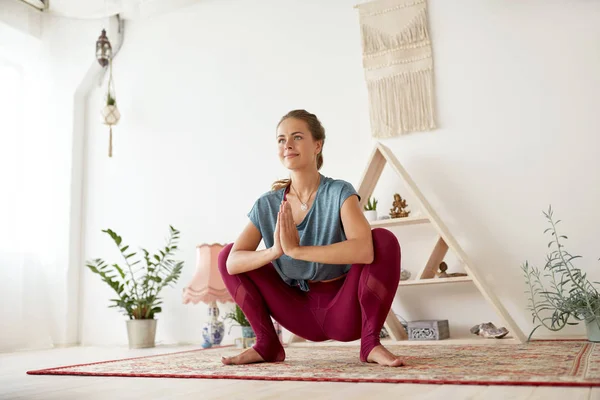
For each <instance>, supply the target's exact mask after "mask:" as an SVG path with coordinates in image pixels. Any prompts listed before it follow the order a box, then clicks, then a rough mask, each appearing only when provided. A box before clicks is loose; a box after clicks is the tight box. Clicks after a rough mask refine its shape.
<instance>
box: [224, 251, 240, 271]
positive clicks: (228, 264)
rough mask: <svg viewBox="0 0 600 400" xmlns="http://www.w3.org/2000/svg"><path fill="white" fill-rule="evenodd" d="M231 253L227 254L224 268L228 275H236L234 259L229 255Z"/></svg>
mask: <svg viewBox="0 0 600 400" xmlns="http://www.w3.org/2000/svg"><path fill="white" fill-rule="evenodd" d="M232 255H233V253H231V254H230V255H229V257H228V258H227V261H226V262H225V268H226V270H227V273H228V274H229V275H236V274H237V273H238V272H237V269H236V265H235V260H232V257H231V256H232Z"/></svg>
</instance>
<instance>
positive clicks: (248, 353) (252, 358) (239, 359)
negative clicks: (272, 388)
mask: <svg viewBox="0 0 600 400" xmlns="http://www.w3.org/2000/svg"><path fill="white" fill-rule="evenodd" d="M264 361H265V360H263V358H262V357H261V356H260V354H258V353H257V352H256V350H254V348H253V347H250V348H249V349H246V350H245V351H243V352H242V353H240V354H238V355H237V356H233V357H222V358H221V362H222V363H223V364H225V365H238V364H252V363H259V362H264Z"/></svg>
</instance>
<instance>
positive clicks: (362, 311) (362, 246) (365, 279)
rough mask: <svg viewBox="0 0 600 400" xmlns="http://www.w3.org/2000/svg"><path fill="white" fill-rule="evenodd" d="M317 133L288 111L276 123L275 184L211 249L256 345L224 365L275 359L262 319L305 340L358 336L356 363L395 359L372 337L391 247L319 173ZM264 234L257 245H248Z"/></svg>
mask: <svg viewBox="0 0 600 400" xmlns="http://www.w3.org/2000/svg"><path fill="white" fill-rule="evenodd" d="M324 141H325V130H324V129H323V126H322V125H321V123H320V122H319V120H318V119H317V117H316V116H315V115H314V114H310V113H308V112H306V111H304V110H294V111H291V112H289V113H288V114H286V115H285V116H284V117H283V118H282V119H281V121H280V122H279V124H278V125H277V145H278V149H279V159H280V160H281V162H282V163H283V165H284V166H285V167H286V168H288V169H289V170H290V179H285V180H281V181H277V182H275V183H274V185H273V188H272V190H271V191H269V192H266V193H265V194H263V195H262V196H261V197H260V198H259V199H258V200H257V201H256V202H255V204H254V207H253V208H252V209H251V211H250V212H249V214H248V216H249V218H250V222H249V223H248V225H247V226H246V228H245V229H244V230H243V232H242V233H241V235H240V236H239V237H238V239H237V240H236V241H235V243H234V244H230V245H228V246H226V247H225V248H224V249H223V250H222V251H221V253H220V255H219V269H220V271H221V275H222V277H223V281H224V282H225V285H226V287H227V289H228V291H229V293H230V294H231V296H232V297H233V299H234V300H235V302H236V303H237V304H238V305H239V306H240V308H241V309H242V311H243V312H244V314H245V315H246V318H247V319H248V321H249V322H250V325H251V326H252V328H253V329H254V332H255V333H256V344H255V345H254V346H253V347H252V348H249V349H247V350H246V351H244V352H242V353H241V354H239V355H237V356H234V357H228V358H226V357H223V360H222V361H223V363H224V364H247V363H255V362H264V361H267V362H278V361H283V360H284V359H285V351H284V349H283V347H282V345H281V343H280V342H279V339H278V337H277V334H276V333H275V329H274V327H273V323H272V321H271V317H273V318H274V319H275V320H277V321H278V322H279V323H280V324H281V326H283V327H284V328H286V329H287V330H289V331H290V332H292V333H294V334H296V335H298V336H300V337H302V338H305V339H308V340H311V341H315V342H316V341H325V340H328V339H333V340H338V341H352V340H357V339H359V338H360V339H361V348H360V360H361V361H363V362H372V363H378V364H381V365H387V366H393V367H397V366H401V365H403V362H402V360H401V359H400V358H398V357H396V356H395V355H393V354H392V353H391V352H389V351H388V350H387V349H386V348H385V347H383V346H382V345H381V344H380V342H379V332H380V331H381V328H382V326H383V323H384V322H385V319H386V317H387V314H388V312H389V310H390V307H391V304H392V301H393V299H394V295H395V293H396V289H397V287H398V281H399V279H400V246H399V244H398V241H397V239H396V237H395V236H394V235H393V234H392V233H391V232H389V231H388V230H385V229H374V230H371V227H370V225H369V223H368V222H367V220H366V219H365V218H364V215H363V213H362V210H361V208H360V206H359V201H360V197H359V195H358V194H357V193H356V191H355V190H354V188H353V187H352V185H351V184H349V183H348V182H345V181H343V180H334V179H331V178H328V177H325V176H323V175H322V174H321V173H319V169H320V168H321V166H322V165H323V154H322V150H323V144H324ZM261 240H264V243H265V247H266V249H265V250H260V251H257V250H256V249H257V247H258V245H259V244H260V241H261Z"/></svg>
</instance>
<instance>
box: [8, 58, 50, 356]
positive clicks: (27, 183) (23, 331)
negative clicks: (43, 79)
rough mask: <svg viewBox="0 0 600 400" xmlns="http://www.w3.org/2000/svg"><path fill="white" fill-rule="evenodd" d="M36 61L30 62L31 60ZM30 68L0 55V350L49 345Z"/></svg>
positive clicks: (45, 229)
mask: <svg viewBox="0 0 600 400" xmlns="http://www.w3.org/2000/svg"><path fill="white" fill-rule="evenodd" d="M32 62H34V60H32ZM27 71H28V66H26V65H23V64H22V63H20V61H15V60H11V59H9V56H7V55H6V54H2V53H0V88H2V89H1V93H2V94H1V95H0V188H1V189H0V304H1V307H0V352H6V351H11V350H21V349H32V348H44V347H50V346H51V345H52V332H53V330H54V329H55V328H54V327H52V326H51V325H52V315H51V312H50V305H49V304H50V303H51V296H50V295H49V293H50V285H49V275H50V274H48V271H49V268H48V266H49V265H51V263H52V261H53V260H54V259H55V256H56V255H55V254H53V250H52V246H51V245H47V243H51V241H50V240H46V242H44V240H43V238H44V237H45V238H46V239H50V238H51V226H50V225H51V216H50V215H48V214H49V213H48V212H47V207H46V206H44V198H45V193H44V190H43V188H45V186H46V185H45V184H44V182H43V180H44V179H45V175H46V174H45V173H44V172H42V171H44V170H45V169H48V168H52V165H47V163H43V162H42V161H43V160H40V159H39V152H38V151H35V150H34V151H30V149H32V148H35V147H36V143H37V142H38V141H37V140H36V139H37V138H38V137H39V134H40V131H39V130H38V129H39V126H36V125H37V123H38V122H39V115H40V110H39V109H37V108H38V105H39V102H38V99H36V97H35V96H36V86H35V84H34V83H33V82H34V79H35V77H32V76H28V74H27Z"/></svg>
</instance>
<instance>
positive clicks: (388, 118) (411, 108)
mask: <svg viewBox="0 0 600 400" xmlns="http://www.w3.org/2000/svg"><path fill="white" fill-rule="evenodd" d="M367 85H368V92H369V107H370V118H371V127H372V130H373V131H372V132H373V133H372V136H373V137H375V138H389V137H393V136H396V135H398V134H402V133H407V132H414V131H424V130H430V129H434V128H435V127H436V124H435V118H434V103H433V73H432V71H431V70H424V71H416V72H407V73H402V74H398V75H394V76H391V77H385V78H381V79H377V80H372V81H369V82H368V83H367Z"/></svg>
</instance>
